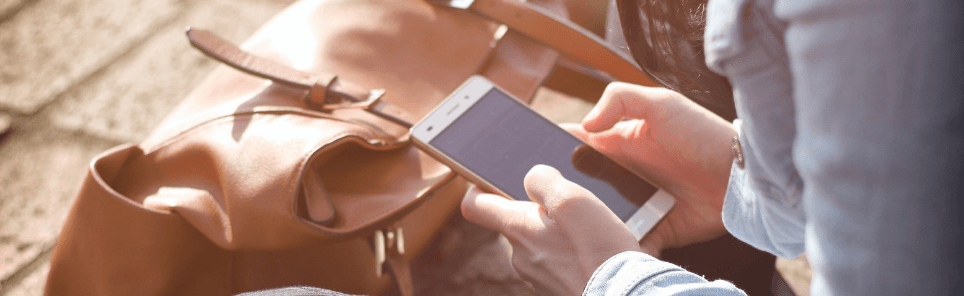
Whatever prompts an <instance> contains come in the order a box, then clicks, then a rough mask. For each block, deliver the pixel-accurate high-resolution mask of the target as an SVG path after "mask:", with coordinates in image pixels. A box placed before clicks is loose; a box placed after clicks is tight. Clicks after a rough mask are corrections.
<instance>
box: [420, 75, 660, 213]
mask: <svg viewBox="0 0 964 296" xmlns="http://www.w3.org/2000/svg"><path fill="white" fill-rule="evenodd" d="M428 144H429V145H431V146H433V147H435V149H438V150H439V151H441V152H442V153H444V154H446V155H448V156H449V157H450V158H452V159H453V160H455V161H456V162H458V163H460V164H461V165H462V166H464V167H465V168H466V169H468V170H470V171H472V172H474V173H475V174H477V175H479V176H480V177H482V178H483V179H485V180H487V181H488V182H489V183H491V184H492V185H493V186H495V187H497V188H498V189H499V190H501V191H502V192H505V193H506V194H508V195H510V197H512V198H515V199H519V200H529V199H528V195H527V194H526V192H525V188H524V187H523V180H524V178H525V175H526V173H527V172H528V171H529V169H531V168H532V167H533V166H535V165H537V164H544V165H548V166H552V167H554V168H556V169H557V170H559V172H560V173H562V175H563V176H564V177H565V178H566V179H568V180H570V181H572V182H575V183H576V184H579V185H581V186H583V187H585V188H586V189H588V190H589V191H590V192H592V193H593V194H595V195H596V196H597V197H598V198H599V199H600V200H602V201H603V203H605V204H606V205H607V206H608V207H609V209H610V210H612V211H613V212H614V213H615V214H616V216H618V217H619V218H620V219H622V220H623V221H626V220H627V219H629V217H630V216H632V215H633V213H635V212H636V210H637V209H639V207H640V206H642V205H643V204H645V203H646V201H647V200H648V199H649V198H650V197H651V196H652V195H653V194H654V193H656V191H657V190H658V189H657V188H656V187H654V186H653V185H650V184H649V183H647V182H646V181H644V180H643V179H641V178H639V177H638V176H636V175H635V174H633V173H632V172H630V171H629V170H627V169H626V168H623V167H622V166H620V165H619V164H617V163H615V162H613V161H612V160H610V159H609V158H608V157H606V156H604V155H602V154H601V153H599V152H597V151H596V150H595V149H593V148H592V147H590V146H588V145H586V144H585V143H583V142H582V141H581V140H579V139H578V138H576V137H575V136H573V135H571V134H569V133H568V132H566V131H565V130H563V129H562V128H560V127H559V126H557V125H556V124H555V123H552V122H551V121H549V120H548V119H545V118H544V117H542V116H540V115H538V114H536V113H535V112H534V111H532V110H531V109H529V108H528V107H526V106H525V105H523V104H522V103H521V102H519V101H516V100H515V99H513V98H511V97H509V96H508V95H506V94H505V93H503V92H502V91H500V90H498V89H496V88H492V89H491V90H490V91H489V92H488V93H486V94H485V95H484V96H483V97H482V98H480V99H479V101H478V102H476V103H475V105H473V106H472V107H470V108H469V109H468V110H466V111H465V113H463V114H462V116H460V117H459V118H458V119H455V121H453V122H452V123H451V124H450V125H448V127H446V128H445V130H443V131H441V132H439V134H438V136H436V137H435V138H433V139H432V140H431V141H430V142H429V143H428Z"/></svg>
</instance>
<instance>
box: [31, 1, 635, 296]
mask: <svg viewBox="0 0 964 296" xmlns="http://www.w3.org/2000/svg"><path fill="white" fill-rule="evenodd" d="M464 3H466V1H453V2H441V3H429V2H425V1H422V0H404V1H403V0H383V1H378V0H366V1H361V0H346V1H336V0H332V1H301V2H297V3H295V4H293V5H292V6H291V7H289V8H288V9H286V10H285V11H284V12H282V13H281V14H279V15H278V16H276V17H275V18H274V19H273V20H271V21H270V22H268V23H267V24H266V25H265V26H264V27H262V28H261V29H260V30H259V31H258V32H257V33H255V34H254V36H252V37H251V38H250V39H248V41H246V42H244V43H243V46H242V47H241V48H243V49H244V51H242V50H241V49H239V48H236V47H234V46H232V45H230V44H228V43H225V42H224V41H222V40H220V39H218V38H217V37H215V36H214V35H212V34H210V33H207V32H204V31H198V30H191V31H189V32H188V35H189V38H190V39H191V42H192V43H193V44H194V45H195V47H197V48H199V49H200V50H202V51H203V52H204V53H206V54H208V55H209V56H211V57H213V58H215V59H218V60H220V61H222V62H224V63H225V64H227V65H228V66H230V67H225V66H222V67H220V68H218V69H216V70H215V71H214V72H213V73H211V74H210V75H209V76H208V77H207V78H206V79H205V80H204V81H203V82H202V83H201V84H200V85H199V86H198V87H197V88H196V89H195V90H194V91H193V92H192V93H191V94H190V95H189V96H188V97H187V98H186V99H185V100H184V101H183V102H182V103H181V104H180V105H179V106H178V107H177V108H176V109H175V110H174V111H173V112H172V113H171V114H170V115H169V117H168V118H167V119H165V120H164V121H163V123H162V124H161V125H160V127H158V128H157V129H156V130H155V131H154V132H153V133H152V134H151V135H150V136H149V137H148V138H147V139H146V140H145V141H144V142H143V143H140V144H139V145H125V146H121V147H116V148H113V149H111V150H110V151H107V152H105V153H103V154H101V155H100V156H98V157H97V158H96V159H94V160H93V161H92V163H91V167H90V170H89V173H88V175H87V177H86V179H85V180H84V182H83V184H82V187H81V189H80V192H79V193H78V197H77V200H76V202H75V203H74V205H73V208H72V210H71V212H70V215H69V217H68V219H67V222H66V225H65V226H64V228H63V231H62V234H61V236H60V238H59V241H58V243H57V246H56V248H55V249H54V254H53V258H52V262H51V270H50V274H49V277H48V281H47V287H46V291H45V294H47V295H74V294H84V295H184V294H192V295H193V294H205V295H224V294H234V293H240V292H246V291H254V290H261V289H267V288H276V287H284V286H293V285H308V286H316V287H323V288H327V289H332V290H337V291H343V292H347V293H359V294H378V293H382V292H384V291H386V290H387V289H388V288H389V287H390V286H391V284H392V281H391V279H390V277H389V276H387V275H386V274H388V273H389V272H388V271H390V273H391V274H392V275H393V276H394V277H395V279H396V282H397V283H398V289H399V291H400V292H401V294H410V292H411V282H410V277H409V274H408V267H407V265H408V264H409V263H410V262H412V261H413V259H414V258H415V257H416V256H417V255H418V254H419V253H420V252H421V250H422V249H423V248H424V247H425V246H426V244H427V243H428V242H429V241H430V239H431V238H432V236H433V235H434V234H435V233H436V232H437V231H438V230H439V229H440V228H441V226H442V225H443V224H444V223H445V222H446V221H447V219H448V218H449V217H450V216H451V215H452V214H453V213H454V211H455V210H456V209H457V208H458V204H459V202H460V199H461V197H462V195H463V194H464V191H465V187H466V182H465V181H464V180H463V179H462V178H459V177H457V176H456V175H455V174H454V173H453V172H452V171H451V170H450V169H449V168H447V167H445V166H444V165H442V164H440V163H439V162H437V161H435V160H434V159H432V158H431V157H429V156H428V155H426V154H425V153H423V152H421V151H419V150H417V149H416V148H414V147H413V146H412V145H409V143H408V139H409V138H408V137H409V134H408V127H407V126H406V125H407V124H410V123H411V122H412V121H414V120H417V119H419V118H420V117H421V116H423V115H425V114H427V113H428V112H429V111H430V110H431V109H432V108H433V107H434V106H435V105H436V104H437V103H438V102H440V101H441V100H443V99H444V98H445V96H446V95H447V94H448V93H450V92H451V91H453V90H454V89H455V88H456V87H457V86H458V85H459V84H460V83H462V82H463V81H464V80H465V79H466V78H468V77H469V76H470V75H473V74H480V75H483V76H486V77H488V78H489V79H490V80H492V81H493V82H494V83H496V84H498V85H500V86H501V87H503V88H504V89H506V90H507V91H509V92H511V93H512V94H513V95H515V96H516V97H519V98H531V97H532V96H533V95H534V94H535V91H536V89H537V88H538V87H539V86H540V85H542V84H543V82H544V81H547V80H548V81H550V82H553V83H555V84H556V85H562V86H566V87H568V88H569V90H572V91H574V92H580V91H581V92H582V94H584V96H585V97H588V98H597V97H598V91H600V90H601V88H599V85H605V83H606V82H608V81H609V80H613V79H614V78H612V77H616V78H618V79H620V80H625V81H630V82H635V83H640V84H651V83H649V80H648V78H646V76H645V75H643V74H642V73H641V72H640V71H639V70H638V69H636V68H635V66H633V65H634V64H633V63H631V62H629V59H627V58H626V57H625V56H622V55H620V54H618V53H617V52H616V51H613V50H612V49H611V48H607V46H606V45H604V44H603V43H601V42H600V40H599V39H598V38H595V37H593V36H591V35H589V34H588V33H587V32H585V31H584V30H582V29H580V28H578V27H576V26H574V25H572V24H571V23H568V22H567V21H565V18H564V16H565V15H566V13H565V10H564V8H563V6H562V5H561V1H547V2H546V3H541V4H539V6H537V5H534V4H531V3H520V2H516V1H514V0H479V1H475V2H472V1H468V3H471V5H470V6H462V7H449V6H459V5H460V4H464ZM550 11H552V13H550ZM246 52H248V53H251V54H252V55H249V54H248V53H246ZM560 52H561V53H560ZM560 61H561V62H560ZM592 67H595V68H599V69H603V70H605V71H606V72H608V74H606V73H603V72H598V71H596V70H591V68H592ZM239 70H240V71H239ZM325 73H331V74H325ZM550 73H555V74H556V75H553V76H558V77H557V78H551V79H550ZM336 75H337V76H336ZM265 78H267V79H265ZM573 79H579V80H581V79H588V80H586V81H587V83H586V85H587V86H588V87H589V88H595V89H593V90H590V91H586V90H585V88H578V87H577V88H573V87H572V85H571V83H567V82H566V81H571V80H573ZM590 81H594V82H592V83H589V82H590ZM563 88H565V87H563ZM594 91H595V92H596V94H593V95H587V94H591V93H593V92H594ZM382 262H387V263H388V270H385V271H383V270H382V268H383V267H382Z"/></svg>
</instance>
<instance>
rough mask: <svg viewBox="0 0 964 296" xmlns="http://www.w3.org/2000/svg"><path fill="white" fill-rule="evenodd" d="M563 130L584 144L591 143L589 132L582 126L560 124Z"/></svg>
mask: <svg viewBox="0 0 964 296" xmlns="http://www.w3.org/2000/svg"><path fill="white" fill-rule="evenodd" d="M559 127H561V128H562V129H563V130H565V131H567V132H569V133H570V134H572V135H573V136H576V138H579V139H580V140H582V141H583V142H589V132H587V131H586V130H585V129H583V128H582V125H580V124H576V123H561V124H559Z"/></svg>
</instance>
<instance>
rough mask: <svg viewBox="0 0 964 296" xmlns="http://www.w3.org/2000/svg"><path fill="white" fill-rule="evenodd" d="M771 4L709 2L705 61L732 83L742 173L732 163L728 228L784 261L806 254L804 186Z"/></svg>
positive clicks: (779, 28)
mask: <svg viewBox="0 0 964 296" xmlns="http://www.w3.org/2000/svg"><path fill="white" fill-rule="evenodd" d="M772 7H773V1H772V0H711V1H709V3H708V4H707V17H706V20H707V26H706V31H705V38H704V42H705V49H706V61H707V66H709V67H710V68H711V69H713V70H714V71H717V72H718V73H720V74H723V75H726V76H727V78H728V79H729V80H730V82H731V83H732V84H733V98H734V103H735V105H736V111H737V114H738V115H739V117H740V121H741V122H742V123H739V124H737V128H738V129H739V130H740V137H739V140H740V145H741V146H742V147H743V156H744V159H745V161H744V163H745V168H739V167H737V166H735V165H734V166H733V167H732V169H731V172H730V181H729V186H728V188H727V193H726V197H725V199H724V204H723V222H724V225H725V226H726V229H727V230H728V231H729V232H730V233H731V234H733V236H735V237H737V238H739V239H740V240H742V241H744V242H746V243H748V244H750V245H752V246H754V247H756V248H758V249H761V250H764V251H767V252H770V253H772V254H774V255H777V256H780V257H784V258H794V257H797V256H800V254H802V253H803V251H804V231H805V230H804V228H805V225H806V215H805V212H804V209H803V202H802V199H803V197H802V196H803V194H802V193H803V188H804V186H803V181H802V179H801V178H800V176H799V174H798V171H797V167H796V166H797V164H796V163H795V162H794V161H793V158H792V153H793V145H794V141H795V135H796V131H797V125H796V122H795V121H794V119H795V117H796V106H795V105H794V102H793V90H794V87H793V84H792V81H791V79H792V75H791V69H790V65H789V61H788V56H787V51H786V49H785V47H784V41H783V40H784V36H783V29H784V27H785V23H784V22H782V21H780V20H778V19H776V17H775V16H774V15H773V12H772Z"/></svg>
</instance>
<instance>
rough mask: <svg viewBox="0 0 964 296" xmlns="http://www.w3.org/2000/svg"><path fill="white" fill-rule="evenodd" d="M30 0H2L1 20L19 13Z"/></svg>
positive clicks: (0, 1)
mask: <svg viewBox="0 0 964 296" xmlns="http://www.w3.org/2000/svg"><path fill="white" fill-rule="evenodd" d="M28 2H30V1H28V0H0V22H2V21H3V20H4V19H6V18H9V17H10V16H12V15H14V14H16V13H17V10H20V8H22V7H23V6H24V5H25V4H28Z"/></svg>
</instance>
